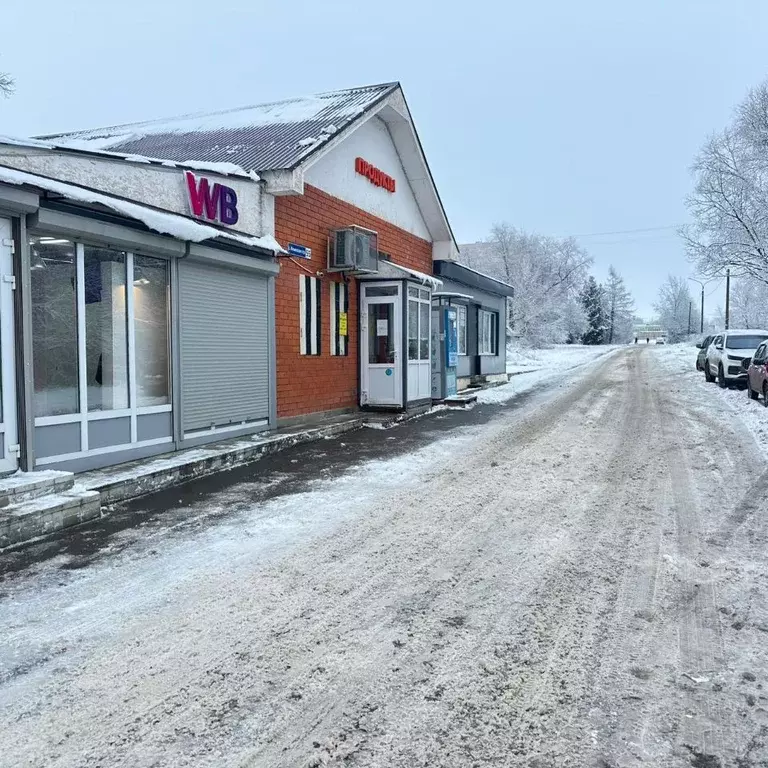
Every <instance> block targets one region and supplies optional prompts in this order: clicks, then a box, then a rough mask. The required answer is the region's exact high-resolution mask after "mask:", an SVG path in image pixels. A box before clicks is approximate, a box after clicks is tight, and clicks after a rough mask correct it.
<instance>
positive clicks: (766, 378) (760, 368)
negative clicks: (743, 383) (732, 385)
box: [747, 341, 768, 408]
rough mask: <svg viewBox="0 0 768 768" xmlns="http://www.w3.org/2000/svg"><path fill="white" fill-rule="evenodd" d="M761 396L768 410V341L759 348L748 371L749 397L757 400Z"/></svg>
mask: <svg viewBox="0 0 768 768" xmlns="http://www.w3.org/2000/svg"><path fill="white" fill-rule="evenodd" d="M760 395H762V397H763V405H764V406H765V407H766V408H768V341H766V342H763V343H762V344H761V345H760V346H759V347H758V348H757V352H755V354H754V356H753V357H752V360H751V361H750V363H749V368H748V369H747V396H748V397H749V399H750V400H757V398H758V397H759V396H760Z"/></svg>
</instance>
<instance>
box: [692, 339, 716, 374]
mask: <svg viewBox="0 0 768 768" xmlns="http://www.w3.org/2000/svg"><path fill="white" fill-rule="evenodd" d="M713 338H714V336H705V337H704V338H703V339H702V340H701V341H700V342H699V343H698V344H697V345H696V346H697V347H698V349H699V354H698V355H696V370H697V371H703V370H704V361H705V360H706V359H707V348H708V347H709V345H710V344H711V343H712V339H713Z"/></svg>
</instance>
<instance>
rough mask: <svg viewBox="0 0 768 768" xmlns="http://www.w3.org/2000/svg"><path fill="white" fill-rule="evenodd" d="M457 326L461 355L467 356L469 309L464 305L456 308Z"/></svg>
mask: <svg viewBox="0 0 768 768" xmlns="http://www.w3.org/2000/svg"><path fill="white" fill-rule="evenodd" d="M456 326H457V330H458V340H459V349H458V352H459V354H460V355H466V354H467V308H466V306H464V305H463V304H459V305H458V306H457V307H456Z"/></svg>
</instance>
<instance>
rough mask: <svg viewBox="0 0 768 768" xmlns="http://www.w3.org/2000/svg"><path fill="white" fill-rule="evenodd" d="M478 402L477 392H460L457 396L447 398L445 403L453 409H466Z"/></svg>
mask: <svg viewBox="0 0 768 768" xmlns="http://www.w3.org/2000/svg"><path fill="white" fill-rule="evenodd" d="M476 402H477V392H467V391H466V390H464V391H463V392H459V393H458V394H457V395H451V397H446V398H445V400H443V403H444V404H445V405H447V406H449V407H451V408H466V407H467V406H469V405H472V403H476Z"/></svg>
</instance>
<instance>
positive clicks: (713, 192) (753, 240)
mask: <svg viewBox="0 0 768 768" xmlns="http://www.w3.org/2000/svg"><path fill="white" fill-rule="evenodd" d="M767 151H768V84H763V85H761V86H759V87H758V88H755V89H754V90H752V91H751V92H750V93H749V95H748V96H747V98H746V99H745V101H744V102H743V103H742V104H741V105H740V106H739V107H738V109H737V111H736V116H735V118H734V121H733V123H732V125H730V126H729V127H727V128H726V129H725V130H723V131H722V132H720V133H718V134H716V135H714V136H712V137H711V138H710V139H709V140H708V141H707V143H706V144H705V145H704V147H703V148H702V149H701V151H700V152H699V155H698V156H697V158H696V160H695V162H694V164H693V167H692V172H693V176H694V179H695V185H694V190H693V192H692V194H691V195H690V196H689V197H688V199H687V201H686V203H687V206H688V210H689V212H690V214H691V217H692V218H693V224H692V225H690V226H688V227H685V228H683V229H682V230H681V235H682V237H683V240H684V242H685V245H686V249H687V251H688V255H689V258H690V259H691V260H692V261H693V262H694V263H695V264H696V266H697V268H698V269H699V270H700V271H701V272H702V274H706V275H714V274H718V273H720V272H722V270H723V269H724V268H725V267H728V266H730V267H732V268H735V269H736V271H737V272H738V273H740V274H746V275H751V276H752V277H754V278H756V279H758V280H763V281H766V282H768V154H767Z"/></svg>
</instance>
